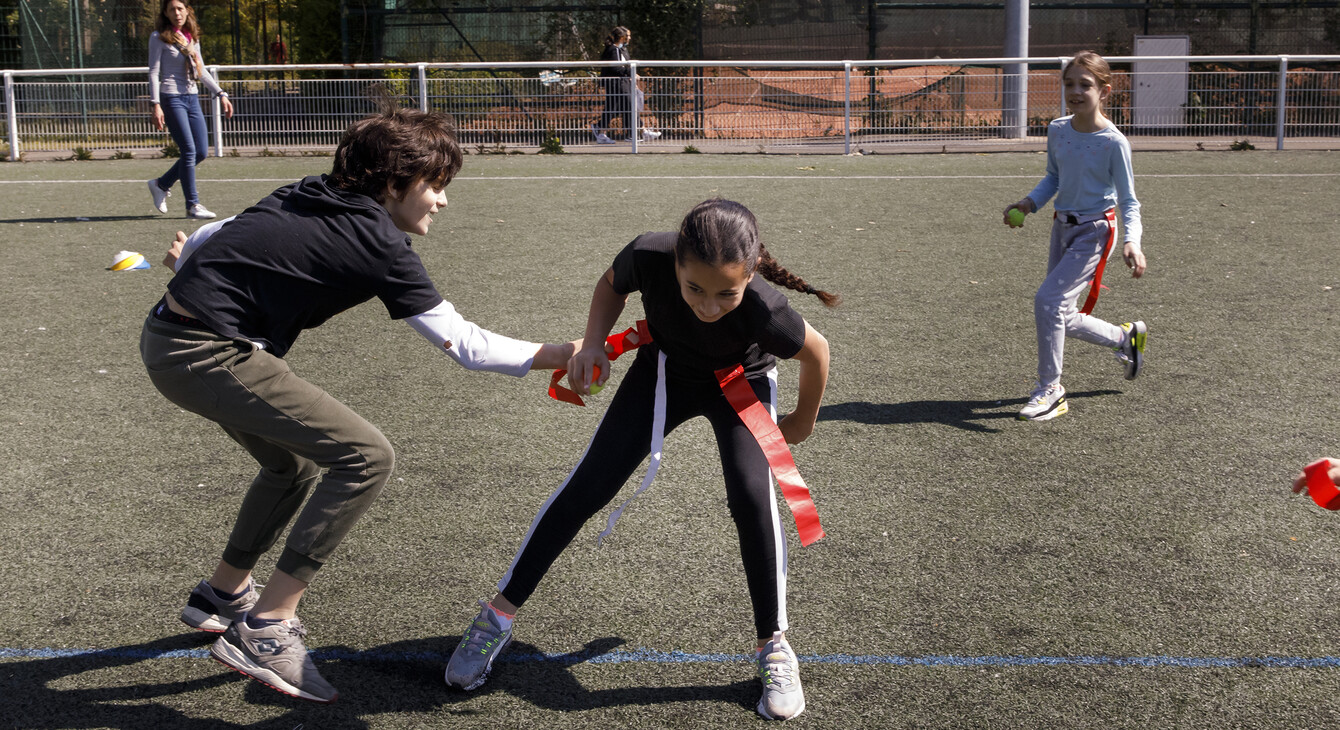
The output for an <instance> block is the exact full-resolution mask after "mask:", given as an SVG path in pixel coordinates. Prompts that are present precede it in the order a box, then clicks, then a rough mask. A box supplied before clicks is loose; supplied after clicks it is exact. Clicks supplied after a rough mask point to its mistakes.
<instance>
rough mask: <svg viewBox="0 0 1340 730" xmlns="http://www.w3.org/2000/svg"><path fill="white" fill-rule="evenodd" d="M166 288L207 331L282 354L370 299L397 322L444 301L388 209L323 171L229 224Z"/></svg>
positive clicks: (280, 355) (187, 261) (261, 202)
mask: <svg viewBox="0 0 1340 730" xmlns="http://www.w3.org/2000/svg"><path fill="white" fill-rule="evenodd" d="M168 291H170V292H171V293H172V296H173V298H174V299H176V300H177V302H178V303H180V304H181V305H182V306H183V307H185V308H186V309H187V310H188V311H190V312H191V313H192V314H194V315H195V316H196V317H197V318H199V319H200V320H201V321H202V322H204V323H205V324H206V325H208V326H209V328H210V329H211V330H214V331H215V332H217V333H219V334H221V335H224V336H226V337H233V338H237V339H244V340H251V341H253V342H260V343H263V344H264V345H265V347H266V348H267V349H268V350H270V351H271V352H272V353H274V354H275V355H277V356H279V357H283V356H284V354H285V353H286V352H288V350H289V348H290V347H292V345H293V342H294V340H296V339H297V337H298V334H299V333H300V332H301V331H302V330H304V329H310V328H312V327H316V326H318V325H320V324H322V323H323V322H325V321H326V320H328V319H330V318H331V317H333V316H335V315H336V314H339V313H340V312H343V311H344V310H346V309H349V308H351V307H354V306H356V305H358V304H362V303H363V302H366V301H367V300H369V299H371V298H373V297H377V298H378V299H380V300H381V301H382V303H383V304H384V305H385V306H386V311H387V312H389V313H390V315H391V318H392V319H403V318H405V317H412V316H414V315H416V314H423V313H424V312H427V311H428V310H430V309H432V308H433V307H436V306H437V305H438V304H441V303H442V297H441V295H439V294H438V292H437V289H436V287H434V286H433V282H432V280H431V279H429V277H428V272H427V270H425V269H424V267H423V262H422V261H421V260H420V259H419V255H418V254H417V253H415V252H414V250H413V249H412V248H410V241H409V236H408V235H406V234H405V233H404V232H403V231H401V230H399V229H397V228H396V227H395V224H394V223H393V222H392V221H391V215H390V213H388V212H387V211H386V208H384V207H382V206H381V205H380V204H379V203H377V201H375V200H373V199H372V198H369V197H367V196H365V195H360V194H358V193H351V192H347V191H344V190H340V189H339V188H335V187H332V186H330V185H328V184H327V183H326V176H324V175H321V176H313V177H307V178H304V179H303V180H301V181H299V182H296V183H293V184H291V185H286V186H284V187H282V188H280V189H278V190H276V191H274V193H272V194H271V195H270V196H269V197H267V198H265V199H264V200H262V201H260V202H259V203H257V204H255V205H253V206H251V207H250V208H247V209H246V210H245V211H243V212H242V213H241V214H239V215H238V216H237V217H236V218H234V219H233V220H231V221H229V222H228V223H226V224H224V225H223V226H222V227H221V228H219V230H218V231H217V232H215V233H214V235H213V236H212V237H211V238H210V239H209V240H208V241H206V242H205V243H204V244H203V245H201V246H200V248H198V249H197V250H196V251H195V253H193V254H192V255H191V257H190V258H188V259H187V260H186V263H185V264H184V265H183V266H182V269H181V271H178V272H177V274H176V276H174V277H173V278H172V281H171V282H169V283H168Z"/></svg>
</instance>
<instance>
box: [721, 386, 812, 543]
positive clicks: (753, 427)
mask: <svg viewBox="0 0 1340 730" xmlns="http://www.w3.org/2000/svg"><path fill="white" fill-rule="evenodd" d="M716 376H717V382H718V383H720V384H721V392H722V393H724V394H725V395H726V400H728V401H730V404H731V407H732V408H734V409H735V412H736V413H738V414H740V420H742V421H744V425H745V427H746V428H748V429H749V432H750V433H752V434H753V435H754V439H755V440H757V441H758V445H759V446H760V447H762V449H763V455H764V456H766V457H767V458H768V466H770V467H772V475H773V476H774V477H776V478H777V484H779V485H780V486H781V487H782V496H783V497H785V498H786V505H787V506H788V507H790V508H791V515H792V516H793V517H795V518H796V531H797V532H799V533H800V544H801V545H810V544H812V543H814V542H815V541H817V540H819V539H820V538H822V537H823V536H824V528H823V527H822V526H821V525H820V524H819V510H818V509H816V508H815V506H814V500H812V499H810V488H809V487H807V486H805V480H804V479H801V478H800V470H799V469H797V468H796V462H795V460H794V459H792V458H791V449H789V448H787V446H786V439H785V438H784V437H783V436H782V432H781V431H780V430H779V429H778V428H777V424H776V423H775V422H774V421H773V420H772V415H771V414H770V413H768V409H767V408H765V407H764V406H763V404H762V403H760V402H759V400H758V396H756V395H754V389H753V388H751V387H749V381H748V380H747V379H746V378H745V377H744V368H742V367H740V366H739V365H736V366H735V367H733V368H723V369H721V370H718V371H717V372H716Z"/></svg>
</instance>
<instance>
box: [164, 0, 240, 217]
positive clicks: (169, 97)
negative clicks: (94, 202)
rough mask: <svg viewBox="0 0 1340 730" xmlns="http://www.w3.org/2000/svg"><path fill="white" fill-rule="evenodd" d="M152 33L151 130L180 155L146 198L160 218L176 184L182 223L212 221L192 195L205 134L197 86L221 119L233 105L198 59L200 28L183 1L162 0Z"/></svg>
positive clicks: (205, 144) (205, 153) (205, 150)
mask: <svg viewBox="0 0 1340 730" xmlns="http://www.w3.org/2000/svg"><path fill="white" fill-rule="evenodd" d="M154 28H155V29H154V34H153V35H151V36H149V96H150V98H151V99H153V104H154V108H153V120H154V127H155V128H157V129H159V130H162V129H163V127H164V126H166V127H167V130H168V134H170V135H172V141H173V142H175V143H176V145H177V150H178V151H179V152H180V155H179V156H178V157H177V162H176V163H175V164H173V165H172V167H170V168H168V171H167V172H165V173H163V175H162V176H161V177H157V178H154V179H153V180H150V181H149V182H148V185H149V195H151V196H152V197H153V205H154V210H156V211H158V212H159V213H166V212H167V199H168V195H170V194H171V193H170V192H169V190H171V189H172V186H173V185H175V184H176V183H177V182H178V181H181V189H182V194H183V195H185V196H186V217H188V218H213V217H214V213H212V212H210V211H209V209H208V208H206V207H205V206H204V205H201V204H200V194H199V191H198V190H197V189H196V180H195V168H196V165H199V164H200V163H201V162H204V161H205V157H207V156H208V155H209V131H208V129H207V128H206V127H205V114H204V112H203V111H201V109H200V96H199V93H200V91H199V86H198V85H197V83H203V84H204V85H205V87H206V88H208V89H209V92H210V94H212V95H213V96H214V98H215V99H217V100H218V103H219V104H220V105H221V106H222V107H223V114H224V116H226V117H229V118H232V116H233V103H232V102H231V101H229V99H228V94H227V93H226V92H224V90H223V89H222V88H220V87H219V84H218V82H217V81H215V80H214V78H213V77H212V76H210V75H209V72H208V71H206V70H205V63H204V61H203V60H201V57H200V25H199V23H197V22H196V19H195V11H194V10H192V9H191V6H189V5H187V4H186V2H185V1H184V0H163V2H162V5H161V6H160V7H159V12H158V21H157V23H156V24H155V27H154Z"/></svg>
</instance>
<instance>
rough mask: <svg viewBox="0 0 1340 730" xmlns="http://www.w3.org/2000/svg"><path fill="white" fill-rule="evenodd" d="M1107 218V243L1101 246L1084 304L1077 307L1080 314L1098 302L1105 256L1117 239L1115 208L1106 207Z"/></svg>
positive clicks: (1088, 310)
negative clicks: (1099, 256)
mask: <svg viewBox="0 0 1340 730" xmlns="http://www.w3.org/2000/svg"><path fill="white" fill-rule="evenodd" d="M1104 217H1105V218H1107V222H1108V227H1107V245H1105V246H1103V257H1102V258H1101V259H1098V268H1097V269H1094V272H1093V281H1091V282H1089V296H1088V297H1087V298H1085V300H1084V306H1082V307H1080V308H1079V313H1080V314H1088V313H1090V312H1092V311H1093V305H1095V304H1097V303H1098V291H1099V290H1100V289H1102V288H1103V269H1105V268H1107V257H1108V256H1110V255H1111V254H1112V244H1113V243H1115V242H1116V240H1117V211H1116V209H1115V208H1108V210H1107V212H1106V213H1105V214H1104Z"/></svg>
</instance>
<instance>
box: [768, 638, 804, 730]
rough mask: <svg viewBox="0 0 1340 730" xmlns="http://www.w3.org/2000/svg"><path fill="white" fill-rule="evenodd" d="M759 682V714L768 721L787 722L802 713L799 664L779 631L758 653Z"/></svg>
mask: <svg viewBox="0 0 1340 730" xmlns="http://www.w3.org/2000/svg"><path fill="white" fill-rule="evenodd" d="M757 661H758V680H759V681H760V682H762V683H763V696H762V697H760V698H759V700H758V707H757V709H758V714H760V715H762V716H763V717H765V718H767V719H769V720H790V719H791V718H793V717H795V716H797V715H799V714H800V713H802V712H804V711H805V691H804V690H803V689H801V686H800V662H799V661H798V660H797V659H796V653H795V652H794V651H792V650H791V645H790V644H788V643H786V637H784V636H782V632H780V631H778V632H777V633H775V634H773V635H772V639H770V640H769V641H768V643H766V644H764V645H763V648H762V649H760V650H759V652H758V659H757Z"/></svg>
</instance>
